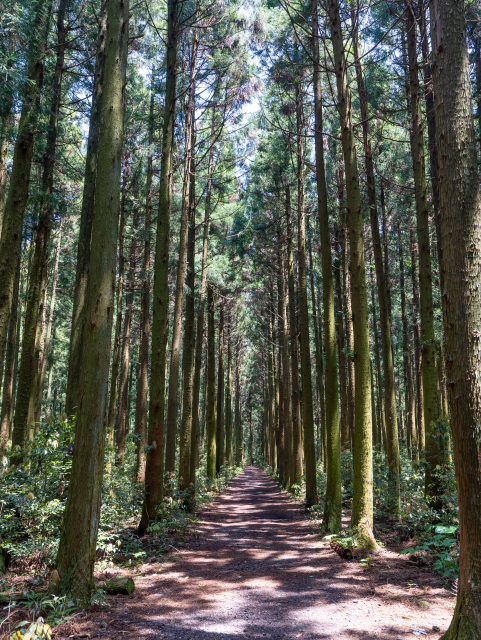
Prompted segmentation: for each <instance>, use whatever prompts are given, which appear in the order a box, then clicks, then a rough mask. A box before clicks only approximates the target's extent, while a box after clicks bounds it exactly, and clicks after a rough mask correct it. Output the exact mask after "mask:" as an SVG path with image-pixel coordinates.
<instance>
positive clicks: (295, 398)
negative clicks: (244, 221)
mask: <svg viewBox="0 0 481 640" xmlns="http://www.w3.org/2000/svg"><path fill="white" fill-rule="evenodd" d="M286 219H287V280H288V300H289V331H290V349H291V381H292V382H291V389H292V395H291V398H292V400H291V403H292V462H291V472H292V484H297V483H298V482H299V479H300V477H301V476H302V427H301V407H300V397H299V362H298V355H297V318H296V298H295V283H294V259H293V255H292V225H291V194H290V189H289V185H286Z"/></svg>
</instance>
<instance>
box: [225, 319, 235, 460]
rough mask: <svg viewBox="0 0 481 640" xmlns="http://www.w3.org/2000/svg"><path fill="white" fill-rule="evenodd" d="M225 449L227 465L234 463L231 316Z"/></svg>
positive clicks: (228, 332) (228, 340)
mask: <svg viewBox="0 0 481 640" xmlns="http://www.w3.org/2000/svg"><path fill="white" fill-rule="evenodd" d="M225 451H226V459H227V466H228V467H232V465H233V463H234V446H233V429H232V340H231V322H230V317H229V318H228V320H227V382H226V387H225Z"/></svg>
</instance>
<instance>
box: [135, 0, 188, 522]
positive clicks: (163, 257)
mask: <svg viewBox="0 0 481 640" xmlns="http://www.w3.org/2000/svg"><path fill="white" fill-rule="evenodd" d="M179 12H180V6H179V0H168V4H167V56H166V57H167V65H166V66H167V77H166V83H165V106H164V119H163V128H162V161H161V168H160V185H159V207H158V214H157V235H156V241H155V259H154V292H153V316H152V345H151V350H152V351H151V364H150V380H151V382H150V407H149V437H148V442H147V444H148V453H147V462H146V468H145V489H146V491H145V496H144V503H143V506H142V518H141V521H140V524H139V529H138V531H139V534H144V533H145V532H146V530H147V527H148V526H149V522H150V520H151V519H152V518H154V517H155V512H156V511H157V509H158V507H159V505H160V504H161V502H162V498H163V493H164V411H165V369H166V352H167V324H168V317H169V281H168V276H169V243H170V210H171V205H172V172H173V154H174V124H175V103H176V86H177V82H176V80H177V45H178V38H179V18H180V16H179Z"/></svg>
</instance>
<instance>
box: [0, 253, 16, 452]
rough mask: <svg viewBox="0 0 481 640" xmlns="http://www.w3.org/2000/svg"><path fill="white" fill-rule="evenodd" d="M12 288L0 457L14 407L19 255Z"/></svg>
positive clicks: (0, 416)
mask: <svg viewBox="0 0 481 640" xmlns="http://www.w3.org/2000/svg"><path fill="white" fill-rule="evenodd" d="M18 262H19V264H18V269H17V274H16V277H15V286H14V288H13V299H12V310H11V313H10V318H9V324H8V338H7V345H6V346H7V348H6V351H5V377H4V379H3V390H2V409H1V412H0V457H2V456H3V455H5V451H6V449H7V443H8V439H9V437H10V432H11V430H12V424H13V408H14V383H15V373H16V367H15V363H16V357H15V356H16V354H17V353H18V341H19V336H18V333H19V327H17V322H18V317H19V316H20V313H19V311H20V309H19V295H18V294H19V288H20V257H19V259H18Z"/></svg>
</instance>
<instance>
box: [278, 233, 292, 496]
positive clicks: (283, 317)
mask: <svg viewBox="0 0 481 640" xmlns="http://www.w3.org/2000/svg"><path fill="white" fill-rule="evenodd" d="M277 234H278V240H277V326H278V340H279V362H280V363H282V365H281V366H282V387H281V400H280V402H281V404H282V413H281V419H280V420H279V472H280V481H281V485H282V486H283V487H285V488H286V489H288V488H289V486H290V484H291V460H292V413H291V376H290V366H289V346H288V336H287V312H286V279H285V268H284V251H283V246H282V244H283V242H282V234H281V229H280V225H279V226H278V230H277Z"/></svg>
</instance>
